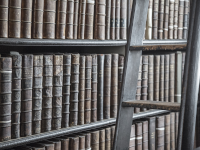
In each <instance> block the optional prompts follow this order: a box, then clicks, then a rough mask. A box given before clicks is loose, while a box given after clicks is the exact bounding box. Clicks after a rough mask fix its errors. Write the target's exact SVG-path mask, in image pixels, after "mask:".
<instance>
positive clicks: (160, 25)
mask: <svg viewBox="0 0 200 150" xmlns="http://www.w3.org/2000/svg"><path fill="white" fill-rule="evenodd" d="M164 3H165V1H164V0H159V11H158V39H163V22H164Z"/></svg>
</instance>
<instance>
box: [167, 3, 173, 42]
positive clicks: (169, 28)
mask: <svg viewBox="0 0 200 150" xmlns="http://www.w3.org/2000/svg"><path fill="white" fill-rule="evenodd" d="M168 25H169V26H168V34H169V35H168V38H169V39H173V30H174V0H170V1H169V24H168Z"/></svg>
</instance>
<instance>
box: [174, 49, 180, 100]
mask: <svg viewBox="0 0 200 150" xmlns="http://www.w3.org/2000/svg"><path fill="white" fill-rule="evenodd" d="M181 81H182V52H180V51H177V52H176V53H175V90H174V102H177V103H181V91H182V88H181Z"/></svg>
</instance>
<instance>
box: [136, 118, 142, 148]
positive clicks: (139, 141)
mask: <svg viewBox="0 0 200 150" xmlns="http://www.w3.org/2000/svg"><path fill="white" fill-rule="evenodd" d="M142 138H143V137H142V123H141V122H136V123H135V149H136V150H142Z"/></svg>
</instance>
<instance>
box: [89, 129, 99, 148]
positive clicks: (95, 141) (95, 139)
mask: <svg viewBox="0 0 200 150" xmlns="http://www.w3.org/2000/svg"><path fill="white" fill-rule="evenodd" d="M91 149H95V150H99V131H98V130H95V131H92V132H91Z"/></svg>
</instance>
